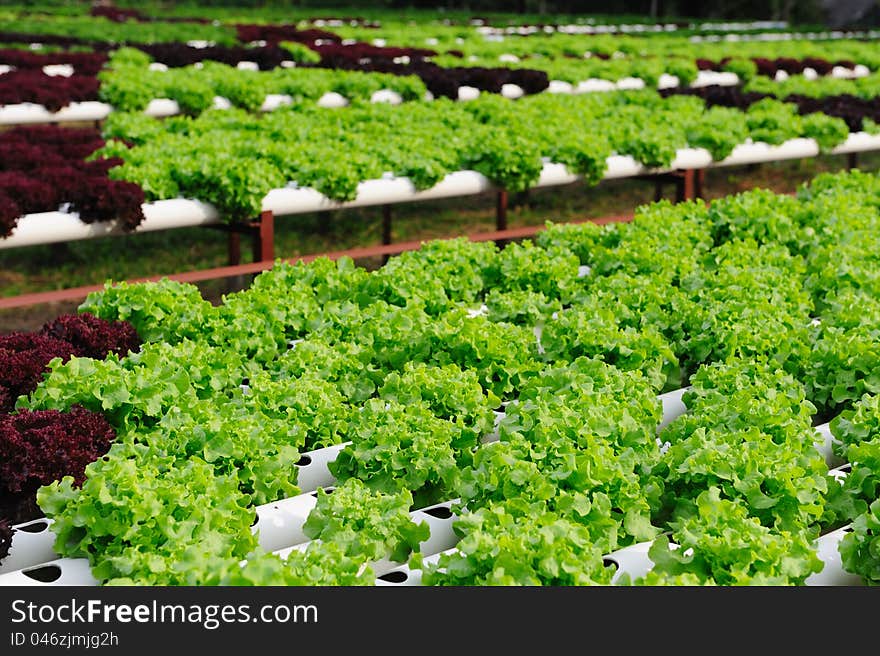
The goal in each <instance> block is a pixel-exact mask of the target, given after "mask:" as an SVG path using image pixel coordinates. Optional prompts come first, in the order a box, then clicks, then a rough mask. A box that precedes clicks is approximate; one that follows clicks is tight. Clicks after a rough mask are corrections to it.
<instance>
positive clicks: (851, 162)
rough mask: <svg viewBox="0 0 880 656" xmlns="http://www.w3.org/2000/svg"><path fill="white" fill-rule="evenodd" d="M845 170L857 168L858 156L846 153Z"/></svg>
mask: <svg viewBox="0 0 880 656" xmlns="http://www.w3.org/2000/svg"><path fill="white" fill-rule="evenodd" d="M846 168H847V169H849V170H852V169H857V168H859V154H858V153H848V154H847V156H846Z"/></svg>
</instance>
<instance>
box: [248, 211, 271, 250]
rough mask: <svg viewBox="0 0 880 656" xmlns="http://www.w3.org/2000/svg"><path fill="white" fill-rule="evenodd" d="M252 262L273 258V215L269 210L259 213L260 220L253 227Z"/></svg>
mask: <svg viewBox="0 0 880 656" xmlns="http://www.w3.org/2000/svg"><path fill="white" fill-rule="evenodd" d="M253 254H254V262H267V261H268V262H271V261H272V260H274V259H275V215H274V214H273V213H272V211H271V210H266V211H265V212H262V213H261V214H260V222H259V224H257V225H256V226H255V227H254V238H253Z"/></svg>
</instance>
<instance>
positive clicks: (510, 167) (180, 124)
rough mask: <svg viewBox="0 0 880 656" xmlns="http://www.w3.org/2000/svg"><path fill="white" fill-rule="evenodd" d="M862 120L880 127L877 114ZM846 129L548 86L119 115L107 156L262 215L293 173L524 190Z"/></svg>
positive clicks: (122, 174) (764, 108) (836, 135)
mask: <svg viewBox="0 0 880 656" xmlns="http://www.w3.org/2000/svg"><path fill="white" fill-rule="evenodd" d="M860 127H861V129H862V130H865V131H868V132H872V133H876V131H877V124H876V123H875V122H874V121H873V120H872V119H871V118H870V117H867V118H865V119H864V120H862V121H861V126H860ZM849 134H850V131H849V127H848V126H847V123H846V122H845V121H844V120H843V119H840V118H835V117H832V116H829V115H827V114H823V113H819V112H812V113H809V114H805V115H802V114H801V113H800V112H799V110H798V106H797V105H796V104H794V103H784V102H782V101H779V100H776V99H773V98H765V99H763V100H761V101H760V102H755V103H752V104H751V105H749V106H748V108H747V109H746V110H744V111H740V110H738V109H734V108H725V107H711V108H707V105H706V103H705V102H704V101H703V100H702V99H700V98H697V97H688V96H674V97H668V98H663V97H661V96H660V95H659V94H658V93H657V92H656V91H651V90H643V91H634V92H629V93H617V94H584V95H578V96H558V95H550V94H542V95H538V96H530V97H528V98H523V99H521V100H519V101H517V102H516V103H511V102H509V101H508V100H506V99H504V98H500V97H498V96H485V97H480V98H478V99H476V100H475V101H472V102H468V103H456V102H453V101H449V100H446V99H438V100H435V101H433V102H431V103H407V104H404V105H401V106H397V107H392V106H389V105H385V104H369V103H366V104H356V105H352V106H350V107H347V108H345V109H344V110H340V111H338V112H332V113H329V114H328V112H327V110H325V109H322V108H319V107H315V106H314V105H312V104H308V103H306V104H296V105H292V106H289V107H281V108H279V109H277V110H275V111H273V112H271V113H268V114H265V115H254V114H249V113H246V112H243V111H240V110H208V111H205V112H203V113H202V114H200V115H199V116H198V117H196V118H191V117H171V118H169V119H167V120H165V121H162V122H158V121H156V120H154V119H150V118H149V117H145V116H143V115H140V114H137V113H114V114H112V115H111V116H110V117H109V118H108V120H107V123H106V125H105V128H104V135H105V137H107V138H108V144H107V145H106V146H105V147H104V148H103V149H102V150H100V151H98V152H97V153H96V156H97V155H100V156H104V157H119V158H121V159H122V160H124V164H123V165H121V166H118V167H115V168H113V169H111V170H110V176H111V178H113V179H117V180H125V181H128V182H133V183H135V184H137V185H139V186H140V187H141V188H142V189H143V190H144V193H145V194H146V197H147V199H148V200H161V199H167V198H177V197H179V196H183V197H188V198H198V199H200V200H203V201H206V202H210V203H212V204H214V205H215V206H216V207H218V208H220V211H221V214H222V215H223V216H224V217H225V218H226V219H227V220H238V219H241V218H248V217H252V216H256V215H257V214H259V212H260V210H261V206H262V201H263V198H264V197H265V196H266V194H267V193H268V192H269V191H270V190H271V189H274V188H280V187H285V186H289V185H290V184H294V185H296V186H299V187H310V188H313V189H316V190H318V191H319V192H321V193H322V194H325V195H326V196H328V197H329V198H331V199H334V200H339V201H345V200H351V199H353V198H355V196H356V194H357V190H358V184H359V183H361V182H363V181H366V180H373V179H380V178H382V177H383V176H386V175H387V174H388V173H391V174H393V175H394V176H398V177H407V178H409V179H410V180H411V181H412V183H413V184H414V185H415V187H416V188H417V189H425V188H429V187H432V186H434V185H435V184H437V183H438V182H440V181H441V180H443V178H444V177H445V176H446V175H448V174H449V173H452V172H455V171H460V170H475V171H478V172H479V173H482V174H483V175H485V176H486V177H487V178H489V180H491V181H492V182H493V183H494V184H496V185H498V186H499V187H502V188H506V189H509V190H522V189H527V188H529V187H531V186H533V185H534V184H535V183H536V182H537V181H538V179H539V177H540V174H541V171H542V169H543V166H544V163H545V162H546V161H547V160H549V161H553V162H557V163H560V164H564V165H565V166H566V167H567V168H568V169H569V170H570V171H571V172H573V173H576V174H579V175H581V176H583V180H584V182H585V183H586V184H596V183H597V182H599V181H600V180H601V179H602V178H603V176H604V174H605V172H606V170H607V166H608V158H609V157H610V156H611V155H613V154H617V155H630V156H632V157H633V158H635V160H636V161H638V162H640V163H642V164H644V165H645V166H648V167H666V166H669V165H670V163H671V162H672V160H673V159H674V158H675V156H676V154H677V151H678V150H679V149H681V148H686V147H701V148H706V149H707V150H708V151H709V152H710V153H711V155H712V157H713V159H715V160H722V159H724V158H725V157H727V156H728V155H730V153H731V152H732V151H733V149H734V148H735V147H736V146H738V145H740V144H742V143H744V142H746V140H747V139H752V140H753V141H756V142H766V143H768V144H773V145H775V144H780V143H783V142H784V141H786V140H789V139H792V138H796V137H809V138H813V139H815V140H816V141H817V142H818V143H819V145H820V146H821V148H822V150H823V151H824V150H828V149H831V148H833V147H834V146H836V145H838V144H840V143H842V142H843V141H844V140H846V138H847V137H848V136H849Z"/></svg>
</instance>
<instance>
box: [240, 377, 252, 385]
mask: <svg viewBox="0 0 880 656" xmlns="http://www.w3.org/2000/svg"><path fill="white" fill-rule="evenodd" d="M241 384H242V385H247V386H248V387H250V384H251V379H250V378H242V379H241Z"/></svg>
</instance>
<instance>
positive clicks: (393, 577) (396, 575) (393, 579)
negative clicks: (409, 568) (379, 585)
mask: <svg viewBox="0 0 880 656" xmlns="http://www.w3.org/2000/svg"><path fill="white" fill-rule="evenodd" d="M377 578H380V579H382V580H383V581H387V582H388V583H403V582H404V581H406V580H407V579H408V578H409V576H408V575H407V573H406V572H388V573H387V574H383V575H382V576H379V577H377Z"/></svg>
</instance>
